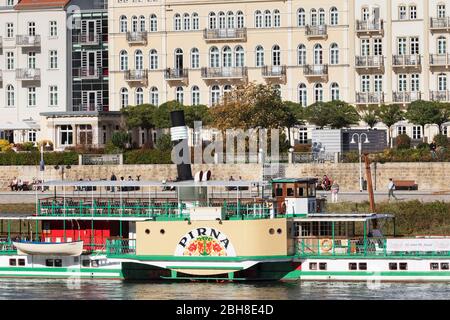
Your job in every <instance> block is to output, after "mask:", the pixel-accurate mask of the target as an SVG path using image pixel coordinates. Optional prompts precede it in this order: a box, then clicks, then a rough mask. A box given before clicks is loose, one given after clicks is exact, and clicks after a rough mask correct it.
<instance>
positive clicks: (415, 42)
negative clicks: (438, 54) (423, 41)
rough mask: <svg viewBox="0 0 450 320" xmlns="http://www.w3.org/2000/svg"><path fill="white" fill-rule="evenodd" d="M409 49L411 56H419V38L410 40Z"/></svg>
mask: <svg viewBox="0 0 450 320" xmlns="http://www.w3.org/2000/svg"><path fill="white" fill-rule="evenodd" d="M409 48H410V52H411V54H419V38H418V37H412V38H410V39H409Z"/></svg>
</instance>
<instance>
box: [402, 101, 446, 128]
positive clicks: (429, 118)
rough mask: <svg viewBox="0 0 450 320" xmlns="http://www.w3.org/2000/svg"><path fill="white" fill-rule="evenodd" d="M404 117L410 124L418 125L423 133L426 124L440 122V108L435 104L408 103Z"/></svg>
mask: <svg viewBox="0 0 450 320" xmlns="http://www.w3.org/2000/svg"><path fill="white" fill-rule="evenodd" d="M405 116H406V119H408V120H409V121H410V122H411V123H414V124H417V125H420V126H421V127H422V132H424V129H425V126H426V125H427V124H436V123H438V122H440V121H441V116H442V115H441V110H440V107H439V106H438V105H437V104H436V103H435V102H432V101H423V100H417V101H414V102H411V103H410V105H409V106H408V109H407V111H406V115H405Z"/></svg>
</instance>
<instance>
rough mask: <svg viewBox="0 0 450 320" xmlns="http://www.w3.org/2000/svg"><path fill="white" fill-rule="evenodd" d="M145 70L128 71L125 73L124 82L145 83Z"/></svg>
mask: <svg viewBox="0 0 450 320" xmlns="http://www.w3.org/2000/svg"><path fill="white" fill-rule="evenodd" d="M147 79H148V71H147V70H128V71H126V72H125V81H128V82H147Z"/></svg>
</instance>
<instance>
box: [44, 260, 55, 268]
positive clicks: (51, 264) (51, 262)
mask: <svg viewBox="0 0 450 320" xmlns="http://www.w3.org/2000/svg"><path fill="white" fill-rule="evenodd" d="M53 264H54V261H53V259H46V260H45V266H46V267H53Z"/></svg>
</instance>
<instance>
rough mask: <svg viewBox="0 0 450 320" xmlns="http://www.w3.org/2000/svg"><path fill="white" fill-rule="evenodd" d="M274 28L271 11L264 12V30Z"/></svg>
mask: <svg viewBox="0 0 450 320" xmlns="http://www.w3.org/2000/svg"><path fill="white" fill-rule="evenodd" d="M271 27H272V14H271V12H270V10H266V11H264V28H271Z"/></svg>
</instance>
